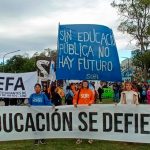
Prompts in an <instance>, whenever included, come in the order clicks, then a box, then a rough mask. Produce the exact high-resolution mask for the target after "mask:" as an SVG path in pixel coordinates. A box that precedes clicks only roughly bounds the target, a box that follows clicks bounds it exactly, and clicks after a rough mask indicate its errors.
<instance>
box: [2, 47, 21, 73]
mask: <svg viewBox="0 0 150 150" xmlns="http://www.w3.org/2000/svg"><path fill="white" fill-rule="evenodd" d="M19 51H20V50H16V51H12V52H9V53H6V54H4V56H3V72H4V59H5V56H6V55H8V54H11V53H16V52H19Z"/></svg>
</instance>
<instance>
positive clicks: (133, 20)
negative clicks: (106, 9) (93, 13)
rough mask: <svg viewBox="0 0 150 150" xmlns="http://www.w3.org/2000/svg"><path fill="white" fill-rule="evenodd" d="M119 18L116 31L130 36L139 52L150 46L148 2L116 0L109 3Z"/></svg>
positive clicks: (149, 8) (149, 2)
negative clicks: (135, 42)
mask: <svg viewBox="0 0 150 150" xmlns="http://www.w3.org/2000/svg"><path fill="white" fill-rule="evenodd" d="M111 5H112V6H113V7H114V8H117V10H118V12H119V15H120V16H121V22H120V25H119V26H118V30H120V31H122V32H126V33H128V34H130V35H131V36H132V37H133V38H134V39H135V40H136V41H137V46H139V48H140V50H141V51H145V50H147V49H148V46H149V44H150V0H118V1H117V0H116V1H113V2H112V3H111Z"/></svg>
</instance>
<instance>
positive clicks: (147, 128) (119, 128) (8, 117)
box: [0, 104, 150, 143]
mask: <svg viewBox="0 0 150 150" xmlns="http://www.w3.org/2000/svg"><path fill="white" fill-rule="evenodd" d="M56 108H57V111H56V110H54V109H53V108H52V107H48V106H47V107H45V106H41V107H35V106H34V107H26V106H18V107H17V106H14V107H1V108H0V141H9V140H23V139H45V138H81V139H97V140H111V141H127V142H139V143H150V109H149V106H148V105H138V106H136V105H118V106H114V105H105V104H104V105H98V104H97V105H92V106H78V107H77V108H74V107H73V106H60V107H56Z"/></svg>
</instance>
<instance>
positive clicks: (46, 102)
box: [43, 94, 53, 106]
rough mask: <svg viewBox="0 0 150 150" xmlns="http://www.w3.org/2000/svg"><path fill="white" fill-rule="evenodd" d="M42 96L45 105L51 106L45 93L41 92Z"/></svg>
mask: <svg viewBox="0 0 150 150" xmlns="http://www.w3.org/2000/svg"><path fill="white" fill-rule="evenodd" d="M43 96H44V102H45V105H48V106H53V104H52V103H51V100H49V99H48V98H47V96H46V95H45V94H43Z"/></svg>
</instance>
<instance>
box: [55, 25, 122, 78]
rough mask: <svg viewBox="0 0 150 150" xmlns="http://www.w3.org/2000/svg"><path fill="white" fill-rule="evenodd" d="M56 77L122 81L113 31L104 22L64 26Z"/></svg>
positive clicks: (59, 34)
mask: <svg viewBox="0 0 150 150" xmlns="http://www.w3.org/2000/svg"><path fill="white" fill-rule="evenodd" d="M56 79H66V80H103V81H121V71H120V64H119V59H118V53H117V48H116V44H115V40H114V36H113V32H112V30H111V29H110V28H108V27H106V26H102V25H89V24H85V25H83V24H76V25H60V26H59V31H58V57H57V68H56Z"/></svg>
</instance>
